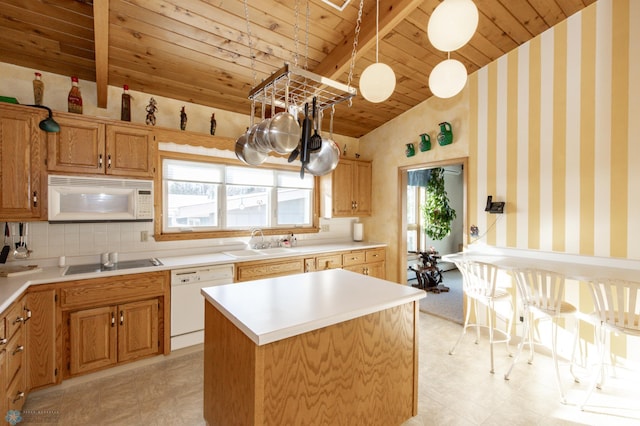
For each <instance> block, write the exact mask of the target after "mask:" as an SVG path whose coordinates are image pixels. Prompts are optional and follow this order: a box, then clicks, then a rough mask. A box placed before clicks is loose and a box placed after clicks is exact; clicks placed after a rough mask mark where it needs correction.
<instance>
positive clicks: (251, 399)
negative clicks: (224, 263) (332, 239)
mask: <svg viewBox="0 0 640 426" xmlns="http://www.w3.org/2000/svg"><path fill="white" fill-rule="evenodd" d="M202 294H203V295H204V297H205V299H206V301H205V350H204V351H205V353H204V359H205V365H204V417H205V420H206V421H207V423H208V424H210V425H227V424H242V425H285V424H291V425H293V424H306V425H310V424H344V425H351V424H353V425H363V424H366V425H391V424H401V423H402V422H404V421H405V420H407V419H409V418H410V417H412V416H415V415H416V414H417V401H418V395H417V392H418V325H417V323H418V300H419V299H421V298H423V297H425V295H426V294H425V292H424V291H422V290H418V289H415V288H412V287H408V286H405V285H399V284H395V283H391V282H389V281H384V280H380V279H377V278H372V277H368V276H365V275H360V274H356V273H353V272H349V271H346V270H342V269H333V270H326V271H320V272H312V273H306V274H297V275H290V276H285V277H278V278H270V279H263V280H256V281H249V282H245V283H240V284H230V285H223V286H215V287H208V288H205V289H203V290H202Z"/></svg>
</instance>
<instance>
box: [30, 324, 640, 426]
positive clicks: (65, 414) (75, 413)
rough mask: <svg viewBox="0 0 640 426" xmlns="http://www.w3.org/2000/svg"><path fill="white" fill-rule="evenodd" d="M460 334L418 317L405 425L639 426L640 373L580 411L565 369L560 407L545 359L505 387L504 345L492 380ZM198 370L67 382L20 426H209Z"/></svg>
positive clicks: (173, 362)
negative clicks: (415, 388) (413, 409)
mask: <svg viewBox="0 0 640 426" xmlns="http://www.w3.org/2000/svg"><path fill="white" fill-rule="evenodd" d="M460 331H461V326H460V325H459V324H456V323H453V322H451V321H447V320H444V319H441V318H438V317H435V316H432V315H428V314H424V313H421V315H420V382H419V405H418V411H419V413H418V415H417V416H416V417H414V418H412V419H409V420H407V421H406V422H405V423H404V425H403V426H419V425H510V426H511V425H617V424H621V425H631V424H635V425H637V424H639V423H640V393H639V392H638V390H639V388H638V383H640V380H638V378H637V376H635V374H637V373H633V372H628V373H631V374H633V375H634V376H633V377H631V378H628V377H625V378H624V379H622V378H619V379H607V382H606V386H605V388H604V390H603V391H596V392H595V393H594V395H593V396H592V398H591V400H590V403H589V405H588V406H587V409H586V411H584V412H583V411H580V409H579V408H578V406H577V403H578V402H579V401H581V400H582V396H583V393H584V390H585V387H586V381H585V383H580V384H577V383H573V382H572V381H571V379H570V377H571V376H570V375H569V371H568V366H566V365H564V366H561V368H562V373H563V376H564V377H565V378H566V380H565V387H566V389H567V396H568V404H567V405H562V404H561V403H560V402H559V395H558V392H557V388H556V385H555V379H554V373H553V364H552V362H551V359H550V358H549V357H547V356H544V355H536V358H535V359H534V363H533V365H528V364H527V363H526V360H524V359H522V360H521V361H519V363H518V365H516V367H515V369H514V371H513V373H512V375H511V380H509V381H505V380H504V379H503V374H504V371H505V370H506V369H507V368H508V366H509V363H510V360H511V358H509V357H508V356H507V353H506V350H505V349H504V346H497V347H496V374H495V375H492V374H490V373H489V358H488V357H489V348H488V346H487V342H486V339H484V340H481V341H480V344H478V345H475V344H474V343H473V341H474V339H473V337H472V336H469V335H468V336H467V338H465V340H463V343H462V344H461V345H460V347H459V349H458V351H457V352H456V354H455V355H448V351H449V347H450V346H451V344H452V343H453V342H454V341H455V339H456V338H457V337H458V335H459V333H460ZM523 358H524V357H523ZM202 368H203V357H202V347H201V346H199V347H195V348H189V349H184V350H181V351H176V352H174V353H173V354H172V355H170V356H168V357H156V358H154V359H152V360H144V361H140V362H138V363H135V364H131V365H129V366H124V368H121V367H118V368H116V369H112V370H109V371H107V372H101V373H97V374H94V375H89V376H84V377H79V378H77V379H72V380H68V381H65V382H64V383H62V384H61V385H60V386H57V387H53V388H49V389H45V390H41V391H38V392H33V393H32V394H31V395H30V396H29V398H28V400H27V402H26V404H25V406H24V408H23V412H22V415H23V418H24V420H23V422H22V423H20V425H22V424H38V425H45V424H64V425H171V426H178V425H185V426H197V425H204V424H205V422H204V420H203V418H202V374H201V372H202ZM619 373H620V371H619Z"/></svg>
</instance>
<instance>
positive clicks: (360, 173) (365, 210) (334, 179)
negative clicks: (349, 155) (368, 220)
mask: <svg viewBox="0 0 640 426" xmlns="http://www.w3.org/2000/svg"><path fill="white" fill-rule="evenodd" d="M321 186H322V190H323V191H325V192H330V193H331V207H330V208H329V206H327V205H326V204H325V205H324V206H321V208H322V214H323V215H324V216H325V217H326V216H331V217H354V216H370V215H371V162H370V161H362V160H349V159H340V162H339V163H338V166H337V167H336V169H335V170H334V171H333V173H331V175H327V176H326V177H323V181H322V183H321ZM323 201H324V197H323ZM328 210H330V212H329V211H328Z"/></svg>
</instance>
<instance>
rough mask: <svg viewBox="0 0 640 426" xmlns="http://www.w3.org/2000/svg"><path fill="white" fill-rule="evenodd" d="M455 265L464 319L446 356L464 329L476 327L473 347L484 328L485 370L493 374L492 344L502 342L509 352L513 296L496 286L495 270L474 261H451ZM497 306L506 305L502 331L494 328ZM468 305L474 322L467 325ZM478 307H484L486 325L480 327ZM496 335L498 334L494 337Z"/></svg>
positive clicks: (451, 351) (463, 333)
mask: <svg viewBox="0 0 640 426" xmlns="http://www.w3.org/2000/svg"><path fill="white" fill-rule="evenodd" d="M455 264H456V266H457V267H458V269H459V270H460V272H461V273H462V278H463V285H462V291H463V293H464V294H465V295H466V296H467V309H466V310H467V313H466V315H465V319H464V326H463V327H462V334H460V337H459V338H458V340H457V341H456V343H455V344H454V345H453V346H452V347H451V349H450V350H449V355H453V354H454V353H455V351H456V348H457V347H458V345H459V344H460V342H461V341H462V338H463V337H464V335H465V334H466V332H467V328H468V327H475V328H476V344H477V343H478V341H479V340H480V329H481V328H486V329H488V331H489V346H490V348H491V349H490V353H491V369H490V370H489V371H490V372H491V373H492V374H493V373H494V366H493V345H494V344H495V343H505V344H506V346H507V351H509V340H510V338H511V324H512V322H513V297H512V296H511V294H510V293H509V292H508V291H507V290H506V289H504V288H501V287H498V285H497V281H498V272H499V268H498V267H496V266H494V265H491V264H488V263H482V262H474V261H458V262H455ZM498 303H503V304H507V305H508V306H509V311H508V314H507V315H504V317H505V318H504V319H505V320H506V329H505V330H501V329H498V328H497V327H496V325H495V324H494V317H497V316H499V315H498V311H497V310H496V304H498ZM472 304H473V308H474V309H473V310H474V313H475V316H476V322H475V323H469V318H470V315H471V306H472ZM479 305H485V306H486V307H487V308H488V312H487V317H488V320H487V322H488V325H484V324H481V323H480V322H479V319H478V317H479V315H480V310H479V309H478V308H479ZM496 333H497V334H498V335H499V337H498V338H496Z"/></svg>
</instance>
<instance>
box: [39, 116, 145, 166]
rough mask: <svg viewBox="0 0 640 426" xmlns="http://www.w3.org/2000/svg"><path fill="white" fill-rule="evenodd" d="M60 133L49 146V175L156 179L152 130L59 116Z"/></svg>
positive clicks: (50, 138)
mask: <svg viewBox="0 0 640 426" xmlns="http://www.w3.org/2000/svg"><path fill="white" fill-rule="evenodd" d="M56 121H57V122H58V123H59V124H60V133H56V134H52V135H51V136H50V137H49V142H48V148H49V149H48V157H47V170H48V171H49V172H64V173H82V174H100V175H103V174H107V175H114V176H122V177H144V178H148V177H153V175H154V173H155V167H154V165H153V163H154V154H155V144H154V143H153V135H152V133H151V131H150V130H146V129H144V128H137V127H136V126H133V125H118V124H106V123H103V122H99V121H95V120H93V119H87V118H83V117H79V118H75V117H67V116H60V117H58V116H56Z"/></svg>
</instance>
